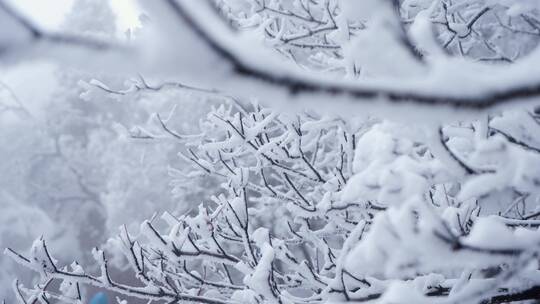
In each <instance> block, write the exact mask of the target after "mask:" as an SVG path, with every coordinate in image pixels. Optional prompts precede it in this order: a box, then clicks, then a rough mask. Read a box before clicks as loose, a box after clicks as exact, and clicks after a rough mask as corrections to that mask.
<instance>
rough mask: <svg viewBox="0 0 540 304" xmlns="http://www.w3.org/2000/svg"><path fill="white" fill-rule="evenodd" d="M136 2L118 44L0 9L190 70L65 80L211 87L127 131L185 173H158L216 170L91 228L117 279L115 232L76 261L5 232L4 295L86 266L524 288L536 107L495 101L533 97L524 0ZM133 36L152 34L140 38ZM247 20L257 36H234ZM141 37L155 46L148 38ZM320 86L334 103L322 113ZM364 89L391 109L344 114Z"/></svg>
mask: <svg viewBox="0 0 540 304" xmlns="http://www.w3.org/2000/svg"><path fill="white" fill-rule="evenodd" d="M146 5H147V6H148V7H147V9H148V12H149V14H150V17H152V16H153V17H154V18H155V19H154V20H153V23H152V25H150V26H149V27H150V29H152V28H154V27H155V28H157V29H159V31H150V30H149V31H147V32H144V30H143V32H142V33H141V37H139V39H140V41H133V42H132V44H133V45H130V47H133V48H128V47H125V49H124V47H121V48H120V47H117V46H116V45H114V44H111V43H107V44H103V43H102V42H100V41H94V40H87V39H82V38H80V39H82V40H79V38H73V39H71V38H72V37H71V36H56V34H55V35H52V36H50V35H49V34H46V33H42V32H40V31H37V30H34V31H32V29H34V28H33V27H32V26H31V25H30V24H27V23H26V21H24V20H22V19H17V18H13V17H16V16H17V15H16V14H15V13H14V12H13V11H11V10H10V9H9V7H7V5H5V4H3V2H0V12H3V13H4V14H6V15H7V16H8V17H7V19H6V20H11V21H12V22H13V23H14V25H13V26H19V27H22V29H21V31H29V30H30V33H33V38H32V39H34V40H37V41H35V42H36V43H41V42H40V40H46V43H51V42H53V44H54V45H55V46H58V45H59V44H63V45H64V46H63V47H65V46H69V48H68V49H71V48H72V47H76V48H77V51H78V52H79V51H83V52H92V54H94V55H95V56H99V55H96V54H95V53H94V52H96V49H97V50H98V51H97V52H98V53H101V52H105V51H103V50H104V49H110V53H109V52H107V54H108V55H112V56H114V53H115V52H120V53H121V54H124V55H125V54H130V55H133V57H129V58H130V59H134V58H135V59H134V60H135V61H134V62H136V63H137V68H140V69H141V70H145V71H147V69H149V62H151V63H152V64H151V65H152V68H151V69H149V70H148V71H150V72H152V71H153V72H154V73H155V72H156V69H160V71H159V73H161V74H159V73H158V74H159V75H161V76H162V75H170V74H171V73H174V75H175V76H177V77H178V78H181V79H189V80H192V81H193V82H192V83H189V84H184V83H183V82H174V81H170V82H163V83H162V84H160V85H151V84H149V83H148V82H147V81H146V80H145V79H143V78H142V77H140V79H139V80H134V81H132V82H131V83H130V86H129V87H128V88H127V89H125V90H116V89H112V88H110V87H109V86H107V85H106V84H104V83H102V82H100V81H97V80H94V81H90V82H83V83H82V85H84V87H85V92H84V93H83V96H85V97H86V98H90V99H91V97H90V96H93V95H92V94H94V93H96V92H98V93H101V94H103V93H105V95H108V96H114V97H115V98H117V99H119V100H123V99H130V98H133V96H136V95H137V94H141V92H144V93H148V94H155V95H159V94H164V92H169V91H170V90H183V91H189V92H190V94H195V95H202V96H206V97H209V98H215V99H219V100H221V101H223V100H224V101H223V103H222V104H220V105H216V106H215V107H213V108H212V110H211V111H210V112H209V113H208V115H207V117H206V118H205V119H203V120H202V121H201V123H200V129H201V132H202V133H201V134H196V135H186V134H182V133H181V132H178V131H176V130H175V129H174V128H173V127H171V125H170V123H171V122H172V121H174V117H175V116H174V114H171V115H170V116H169V117H167V118H162V117H161V116H159V115H156V117H155V118H156V120H155V121H154V122H157V124H155V125H154V127H156V126H157V129H155V128H154V130H147V129H145V128H144V127H140V128H136V129H134V130H133V132H132V133H131V136H132V137H134V138H137V139H141V140H165V139H166V140H174V141H177V142H179V143H181V144H182V149H179V150H181V152H180V156H181V157H182V159H183V160H185V161H186V162H188V163H189V164H191V165H192V167H191V168H192V169H191V170H190V172H189V174H188V175H187V176H186V175H185V174H184V173H182V172H180V171H177V170H175V169H172V168H171V169H170V171H171V175H173V178H175V180H173V182H172V186H173V187H174V190H173V191H174V192H175V193H180V192H182V189H183V188H185V187H186V185H187V186H189V185H190V184H189V180H190V179H193V178H195V177H205V178H208V179H210V178H212V179H214V180H217V181H219V183H220V184H221V186H220V187H219V189H215V192H214V193H215V194H214V195H213V196H211V197H208V198H205V199H204V202H203V203H202V204H200V205H199V206H198V210H197V211H196V212H191V213H187V214H184V215H182V216H175V215H172V214H170V213H164V214H163V215H162V216H161V217H160V218H153V219H151V220H148V221H144V222H143V223H142V224H141V226H140V229H139V231H138V232H133V231H130V230H129V229H127V228H125V227H123V228H121V231H120V234H119V236H118V237H116V238H113V239H112V240H110V243H112V244H115V246H114V247H115V248H118V251H119V252H120V253H121V254H122V255H123V257H124V262H125V263H126V264H127V265H129V271H128V273H129V274H130V275H131V277H132V278H133V279H134V280H136V282H133V280H131V281H126V282H121V280H119V279H116V278H115V275H114V271H112V270H111V269H112V268H113V265H112V264H113V263H111V262H110V258H109V255H113V254H117V253H118V252H114V253H106V252H105V251H102V250H99V249H95V250H94V251H93V252H92V255H93V258H94V259H95V265H97V266H98V267H93V268H92V267H85V266H83V265H80V264H79V263H73V264H69V265H68V264H64V263H62V262H60V261H59V260H57V259H56V258H55V257H54V256H53V254H52V252H51V250H49V248H48V246H47V243H46V241H45V240H44V239H43V238H40V239H38V240H36V241H35V242H34V244H33V246H32V248H31V250H30V252H29V253H27V254H24V253H19V252H16V251H15V250H12V249H7V250H6V253H7V254H8V255H9V256H11V257H12V258H13V259H14V260H16V261H17V262H19V263H20V264H22V265H23V266H25V267H27V268H29V269H31V270H33V271H35V272H36V273H37V274H38V275H39V279H38V281H37V283H36V284H34V285H33V286H31V287H25V286H23V284H21V283H19V282H15V283H14V290H15V292H16V294H17V296H18V299H19V301H20V302H21V303H40V302H43V303H50V302H54V301H60V302H66V303H85V301H86V299H85V295H84V292H83V291H82V290H83V289H82V287H83V286H87V285H89V286H94V287H97V288H101V289H106V290H109V291H111V292H113V293H115V294H117V295H118V302H119V303H125V302H122V301H125V300H129V301H131V300H134V299H139V300H143V301H144V302H146V303H216V304H217V303H284V304H285V303H341V302H374V303H507V302H518V301H527V300H538V299H539V296H538V295H539V294H540V270H539V261H540V259H539V254H540V232H539V227H540V209H539V199H540V170H538V168H540V137H539V135H538V134H540V113H539V110H538V108H532V107H529V106H527V107H523V108H521V107H515V108H510V109H509V107H508V105H510V104H512V105H513V104H525V105H531V104H532V105H534V104H535V103H537V102H538V95H539V94H540V78H539V76H538V75H536V74H538V66H540V65H538V63H539V62H540V57H539V56H540V55H539V54H540V53H539V51H538V50H535V47H536V45H537V43H538V38H539V37H540V19H539V17H538V16H539V9H540V7H539V5H538V4H537V3H536V2H534V1H520V2H515V1H504V0H499V1H495V0H492V1H480V0H469V1H465V0H463V1H458V0H454V1H449V0H448V1H444V0H441V1H429V0H425V1H420V0H417V1H412V0H411V1H385V0H366V1H357V0H342V1H328V0H326V1H317V0H296V1H292V0H291V1H287V0H283V1H277V0H268V1H265V0H252V1H249V0H235V1H232V0H227V1H197V2H194V1H191V0H178V1H176V0H163V1H152V3H151V4H150V2H147V3H146ZM152 14H153V15H152ZM0 17H1V16H0ZM10 18H11V19H10ZM0 20H1V19H0ZM1 24H2V21H0V25H1ZM160 35H161V36H160ZM149 36H150V37H152V38H153V40H150V41H153V42H155V43H154V44H152V45H151V46H148V45H144V43H148V41H149V40H147V39H149ZM6 37H7V40H8V41H9V43H4V44H2V43H3V40H0V56H2V54H8V55H6V56H7V57H9V58H10V60H14V61H16V60H18V57H19V56H21V55H20V54H15V55H14V54H13V51H12V50H11V49H17V48H18V47H19V46H21V45H22V46H24V47H29V49H32V47H31V46H30V45H31V44H33V43H34V42H30V40H28V39H26V40H25V39H23V38H20V39H23V40H22V41H23V42H20V43H19V40H17V39H19V38H17V39H15V38H14V37H11V38H10V37H9V35H6ZM17 37H19V36H17ZM51 37H62V39H58V38H55V39H52V38H51ZM164 38H166V39H164ZM0 39H1V37H0ZM10 39H11V40H10ZM256 39H258V40H263V41H264V43H263V44H266V47H265V46H263V45H261V44H256V43H255V44H253V47H251V46H252V45H251V44H246V42H249V41H251V42H253V41H255V40H256ZM15 42H16V43H15ZM165 42H167V43H169V45H168V48H167V49H163V46H164V45H163V44H162V43H165ZM5 46H7V47H5ZM81 48H82V50H81ZM127 49H129V51H127ZM155 49H160V50H161V52H160V53H159V54H160V56H161V57H162V58H156V57H152V56H156V54H157V53H153V52H155V51H156V50H155ZM2 50H3V53H2V52H1V51H2ZM180 51H181V54H178V52H180ZM55 52H56V50H52V51H51V57H55V56H57V55H55V54H54V53H55ZM125 52H127V53H125ZM276 53H277V54H276ZM141 54H142V55H141ZM139 56H142V57H139ZM171 56H172V57H171ZM171 58H174V59H175V60H174V61H171ZM198 58H204V59H201V60H197V59H198ZM287 60H288V61H287ZM287 64H288V65H287ZM292 64H294V65H292ZM166 65H168V66H166ZM210 65H212V66H211V67H210ZM291 65H292V66H291ZM115 68H117V69H123V68H124V66H122V63H120V64H119V65H116V66H115ZM177 69H179V71H177ZM248 86H249V87H248ZM224 91H226V92H228V93H229V92H233V93H238V95H255V96H259V97H260V99H261V100H264V101H268V102H272V101H274V103H275V104H277V105H279V104H280V103H279V102H280V101H283V100H285V101H300V104H301V105H304V106H305V105H307V104H312V102H319V103H318V105H319V104H320V105H321V108H322V109H323V111H320V109H318V108H316V107H312V108H311V109H310V110H299V111H277V110H276V109H272V108H268V107H264V106H262V105H261V104H259V103H258V102H255V101H253V102H249V103H248V102H245V101H244V99H242V98H235V97H232V96H236V94H230V95H226V94H225V93H224ZM343 101H347V102H350V103H353V104H355V105H356V104H361V105H363V106H365V107H366V108H365V112H364V108H363V107H359V106H350V104H344V103H340V102H343ZM329 105H330V107H334V106H336V107H338V108H339V109H337V110H336V111H335V112H337V113H339V114H346V117H347V118H342V117H341V116H339V115H333V114H329V113H324V109H328V108H330V107H329ZM371 106H374V108H376V109H377V112H376V113H378V114H383V115H384V114H386V115H388V117H391V118H396V117H397V118H400V120H401V121H406V122H408V124H406V125H404V124H399V123H394V122H390V121H388V120H385V119H379V118H373V117H372V116H369V117H368V118H358V117H357V116H356V115H360V114H362V115H363V114H368V113H371V110H372V109H374V108H373V107H371ZM502 108H504V109H505V110H506V111H497V109H502ZM350 109H353V110H354V111H356V113H347V112H348V111H349V110H350ZM404 109H406V110H409V111H418V113H416V112H414V113H412V112H403V110H404ZM448 109H451V110H450V111H449V110H448ZM480 110H482V111H483V112H482V111H480ZM484 110H485V111H484ZM360 111H362V113H359V112H360ZM321 112H323V113H321ZM456 113H458V114H460V115H461V114H463V115H466V116H465V117H467V118H471V117H473V118H474V119H475V120H474V121H473V122H467V121H460V122H455V121H456V120H458V119H461V118H463V117H464V116H458V115H454V114H456ZM426 114H433V115H434V117H427V116H425V115H426ZM399 116H406V117H399ZM419 117H422V119H424V120H423V121H420V122H419V123H415V122H416V121H417V120H418V118H419ZM383 118H385V117H383ZM441 121H444V122H447V121H454V122H452V123H448V124H445V125H441ZM190 203H191V204H194V203H193V202H190ZM197 203H198V202H197Z"/></svg>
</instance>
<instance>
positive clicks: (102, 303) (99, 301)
mask: <svg viewBox="0 0 540 304" xmlns="http://www.w3.org/2000/svg"><path fill="white" fill-rule="evenodd" d="M107 303H109V300H108V299H107V295H106V294H105V293H103V292H99V293H97V294H96V295H95V296H94V297H93V298H92V300H90V304H107Z"/></svg>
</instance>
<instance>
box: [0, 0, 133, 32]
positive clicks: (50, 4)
mask: <svg viewBox="0 0 540 304" xmlns="http://www.w3.org/2000/svg"><path fill="white" fill-rule="evenodd" d="M73 1H74V0H10V2H11V4H12V5H14V6H15V7H17V8H19V9H20V11H21V12H23V13H25V14H26V15H27V16H28V17H30V18H31V19H32V20H33V21H34V22H36V23H37V24H39V25H41V26H42V27H44V28H48V29H55V28H57V27H58V26H59V25H60V23H61V22H62V20H63V18H64V15H65V14H66V13H67V12H69V9H70V8H71V5H72V4H73ZM109 1H110V3H111V6H112V7H113V9H114V11H115V13H116V15H117V17H118V21H117V22H118V27H119V30H120V31H122V32H124V31H125V30H126V29H128V28H130V27H133V26H135V25H137V24H138V19H139V11H138V9H137V5H136V0H109Z"/></svg>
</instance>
